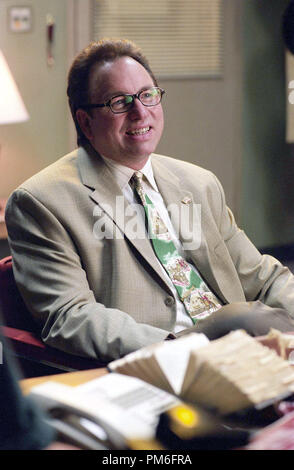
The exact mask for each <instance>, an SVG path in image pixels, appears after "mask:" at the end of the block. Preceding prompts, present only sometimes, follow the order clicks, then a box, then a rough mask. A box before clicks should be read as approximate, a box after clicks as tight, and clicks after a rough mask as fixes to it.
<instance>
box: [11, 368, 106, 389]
mask: <svg viewBox="0 0 294 470" xmlns="http://www.w3.org/2000/svg"><path fill="white" fill-rule="evenodd" d="M105 374H107V369H106V368H101V369H90V370H82V371H77V372H67V373H65V374H56V375H46V376H44V377H34V378H31V379H23V380H21V381H20V386H21V389H22V391H23V392H24V393H25V394H27V393H29V392H30V390H31V389H32V387H34V386H35V385H40V384H41V383H44V382H48V381H54V382H59V383H62V384H65V385H70V386H72V387H75V386H77V385H81V384H82V383H85V382H88V381H89V380H92V379H96V378H98V377H101V376H102V375H105Z"/></svg>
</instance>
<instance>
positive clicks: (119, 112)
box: [77, 86, 165, 114]
mask: <svg viewBox="0 0 294 470" xmlns="http://www.w3.org/2000/svg"><path fill="white" fill-rule="evenodd" d="M154 88H155V89H156V90H160V100H159V102H158V103H156V104H145V103H142V101H141V99H140V95H141V94H142V93H144V91H148V90H153V89H154ZM164 94H165V90H164V89H163V88H160V87H159V86H153V87H150V88H146V89H144V90H141V91H139V92H138V93H135V94H134V95H132V94H131V93H125V94H122V93H120V94H119V95H115V96H112V97H111V98H110V99H109V100H107V101H105V103H99V104H90V103H89V104H81V105H79V106H78V107H77V109H79V108H81V109H94V108H104V107H106V106H107V107H109V108H110V110H111V111H112V112H113V113H114V114H123V113H127V112H128V111H129V109H131V108H132V106H133V105H134V102H135V98H137V99H138V100H139V101H140V103H142V105H143V106H146V107H147V108H151V107H152V106H157V105H159V103H161V100H162V97H163V95H164ZM119 96H128V97H131V98H132V101H131V103H130V107H129V108H128V109H126V110H125V111H114V110H113V109H112V107H111V101H112V100H113V99H114V98H118V97H119Z"/></svg>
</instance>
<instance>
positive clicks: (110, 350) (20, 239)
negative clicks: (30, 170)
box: [6, 189, 169, 361]
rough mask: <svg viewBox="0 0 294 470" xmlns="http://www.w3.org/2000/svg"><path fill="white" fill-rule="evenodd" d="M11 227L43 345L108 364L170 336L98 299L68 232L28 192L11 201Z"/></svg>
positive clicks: (17, 268) (18, 273)
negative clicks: (40, 330) (107, 306)
mask: <svg viewBox="0 0 294 470" xmlns="http://www.w3.org/2000/svg"><path fill="white" fill-rule="evenodd" d="M6 223H7V228H8V234H9V243H10V247H11V252H12V257H13V270H14V275H15V279H16V281H17V284H18V287H19V289H20V292H21V294H22V296H23V299H24V301H25V303H26V305H27V307H28V308H29V310H30V311H31V312H32V315H33V316H34V318H35V319H36V320H37V321H38V323H39V325H40V326H41V328H42V339H43V340H44V342H46V343H47V344H49V345H51V346H53V347H56V348H58V349H61V350H63V351H66V352H69V353H71V354H76V355H80V356H84V357H91V358H96V359H99V360H103V361H109V360H112V359H115V358H118V357H121V356H123V355H125V354H127V353H129V352H132V351H134V350H136V349H138V348H140V347H143V346H147V345H149V344H152V343H155V342H158V341H161V340H164V339H165V338H166V336H167V335H168V333H169V332H167V331H165V330H162V329H159V328H156V327H154V326H150V325H148V324H141V323H137V322H136V321H135V320H134V319H133V318H132V317H131V316H130V315H128V314H127V313H125V312H122V311H121V310H118V309H113V308H106V307H105V306H104V305H102V304H101V303H98V302H97V301H96V299H95V297H94V294H93V292H92V291H91V290H90V288H89V284H88V281H87V276H86V272H85V270H84V269H83V266H82V265H81V260H80V257H79V255H78V253H77V250H76V249H75V246H74V242H73V240H72V239H71V237H70V234H69V231H68V230H66V228H65V227H64V226H63V225H62V224H61V223H60V222H59V220H58V219H57V217H55V215H54V214H53V213H52V212H51V211H50V210H48V208H46V207H45V206H44V205H43V204H42V203H40V201H38V200H37V199H36V198H35V197H34V196H33V195H32V194H30V193H29V192H28V191H27V190H24V189H19V190H17V191H16V192H14V193H13V195H12V196H11V198H10V199H9V201H8V204H7V209H6Z"/></svg>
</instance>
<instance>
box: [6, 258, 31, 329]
mask: <svg viewBox="0 0 294 470" xmlns="http://www.w3.org/2000/svg"><path fill="white" fill-rule="evenodd" d="M0 307H1V312H2V315H3V317H4V318H3V321H4V323H5V325H6V326H9V327H12V328H18V329H21V330H25V331H35V330H36V325H35V322H34V320H33V319H32V317H31V315H30V313H29V311H28V309H27V307H26V305H25V303H24V301H23V300H22V297H21V295H20V293H19V291H18V288H17V285H16V283H15V279H14V275H13V270H12V257H11V256H7V257H6V258H3V259H1V260H0Z"/></svg>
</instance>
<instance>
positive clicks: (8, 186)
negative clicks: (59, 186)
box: [0, 0, 69, 197]
mask: <svg viewBox="0 0 294 470" xmlns="http://www.w3.org/2000/svg"><path fill="white" fill-rule="evenodd" d="M15 5H22V6H23V5H30V6H31V7H32V11H33V29H32V31H31V32H27V33H12V32H10V31H9V28H8V21H7V13H8V8H9V7H10V6H15ZM47 13H51V14H52V15H53V16H54V17H55V19H56V28H55V29H56V35H55V43H54V48H53V50H54V54H55V65H54V66H53V67H51V68H50V67H48V66H47V62H46V15H47ZM0 48H1V49H2V51H3V53H4V54H5V56H6V59H7V61H8V63H9V66H10V69H11V71H12V73H13V75H14V77H15V80H16V82H17V84H18V87H19V90H20V92H21V95H22V97H23V100H24V102H25V104H26V107H27V109H28V112H29V114H30V120H29V121H27V122H25V123H20V124H10V125H6V126H0V145H1V156H0V197H6V196H7V195H8V194H9V193H10V192H11V191H12V190H13V189H14V188H15V187H16V186H17V185H18V184H20V183H21V182H22V181H23V180H24V179H26V178H28V177H29V176H31V175H32V174H33V173H35V172H37V171H38V170H39V169H41V168H43V167H45V166H47V165H48V164H50V163H51V162H53V161H54V160H56V159H57V158H58V157H59V156H61V155H63V154H64V153H66V152H67V150H68V148H69V145H68V111H67V102H66V73H67V15H66V1H63V0H50V1H47V0H30V1H26V0H22V1H21V2H16V1H15V0H14V1H13V0H1V2H0ZM0 106H1V103H0Z"/></svg>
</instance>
